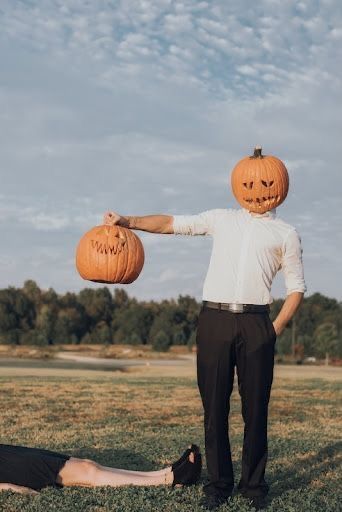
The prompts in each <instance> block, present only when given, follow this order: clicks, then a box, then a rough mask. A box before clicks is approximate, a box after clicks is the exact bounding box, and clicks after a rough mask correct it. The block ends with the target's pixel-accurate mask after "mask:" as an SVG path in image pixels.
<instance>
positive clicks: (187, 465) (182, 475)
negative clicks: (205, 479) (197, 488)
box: [171, 444, 202, 487]
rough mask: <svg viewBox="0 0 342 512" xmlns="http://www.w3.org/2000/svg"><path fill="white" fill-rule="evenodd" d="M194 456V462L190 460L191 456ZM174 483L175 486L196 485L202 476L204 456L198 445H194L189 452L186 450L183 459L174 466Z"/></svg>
mask: <svg viewBox="0 0 342 512" xmlns="http://www.w3.org/2000/svg"><path fill="white" fill-rule="evenodd" d="M191 453H193V454H194V461H193V462H191V461H190V460H189V456H190V454H191ZM171 467H172V472H173V483H172V487H174V486H175V485H193V484H196V483H197V482H198V480H199V478H200V476H201V471H202V455H201V452H200V449H199V447H198V446H197V445H195V444H192V445H191V448H189V450H186V451H185V452H184V453H183V455H182V457H181V458H180V459H178V461H176V462H175V463H174V464H172V466H171Z"/></svg>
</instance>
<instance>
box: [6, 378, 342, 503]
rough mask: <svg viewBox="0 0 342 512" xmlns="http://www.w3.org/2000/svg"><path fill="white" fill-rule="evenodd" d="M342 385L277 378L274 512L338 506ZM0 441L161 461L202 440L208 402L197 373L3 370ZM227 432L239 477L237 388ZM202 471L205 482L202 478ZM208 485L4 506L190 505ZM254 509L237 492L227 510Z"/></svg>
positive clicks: (120, 461)
mask: <svg viewBox="0 0 342 512" xmlns="http://www.w3.org/2000/svg"><path fill="white" fill-rule="evenodd" d="M340 391H341V389H340V384H339V383H338V382H327V381H322V380H317V379H316V380H312V381H290V380H278V381H277V382H276V383H275V385H274V387H273V393H272V400H271V407H270V422H269V425H270V426H269V463H268V467H267V481H268V482H269V484H270V485H271V491H270V494H269V501H268V507H267V511H269V512H271V511H273V512H276V511H277V512H322V511H324V512H337V511H339V510H341V508H340V507H341V506H340V502H341V501H342V500H341V498H342V496H341V487H340V486H339V476H340V475H339V469H340V467H339V462H341V459H340V453H341V443H339V430H338V427H339V418H338V414H337V411H338V404H339V403H340V401H339V398H340V395H339V393H340ZM0 403H1V432H2V436H1V442H3V443H12V444H23V445H29V446H40V447H44V448H49V449H53V450H58V451H62V452H66V453H68V454H70V455H73V456H78V457H87V458H92V459H95V460H96V461H98V462H100V463H103V464H105V465H112V466H117V467H122V468H130V469H140V470H152V469H159V468H160V467H163V466H165V465H167V464H169V463H170V462H171V461H173V460H174V459H175V458H177V457H178V456H179V454H180V453H181V452H182V451H183V450H184V448H185V447H186V446H187V445H188V443H189V442H190V441H192V442H197V443H199V444H200V445H201V446H202V447H203V446H204V443H203V431H202V407H201V403H200V400H199V396H198V392H197V387H196V383H195V381H194V380H193V379H190V378H189V379H188V378H182V379H172V378H155V377H146V378H144V377H141V376H138V377H137V376H134V375H120V374H116V375H113V376H108V377H105V378H101V379H97V380H96V379H89V380H88V379H76V378H70V379H68V381H66V380H65V379H64V380H63V379H62V378H50V377H49V378H48V377H43V378H33V377H32V378H29V377H25V378H24V377H23V378H0ZM230 431H231V441H232V449H233V460H234V466H235V470H236V480H237V479H238V477H239V471H240V458H241V441H242V422H241V417H240V402H239V397H238V395H237V393H236V392H234V394H233V397H232V411H231V418H230ZM205 477H206V474H205V470H204V472H203V481H204V480H205ZM201 495H202V491H201V485H198V486H195V487H192V488H187V489H176V490H174V491H172V490H171V489H170V488H166V487H159V488H134V487H130V488H121V489H110V488H103V489H81V488H68V489H62V490H55V489H45V490H43V491H42V492H41V493H40V495H38V496H36V497H29V496H20V495H16V494H13V493H9V492H2V493H0V511H4V512H14V511H23V512H46V511H49V512H50V511H51V512H53V511H56V512H57V511H58V512H107V511H108V512H109V511H118V512H128V511H130V512H144V511H146V512H147V511H158V512H159V511H165V512H171V511H176V512H185V511H187V512H190V511H196V510H198V511H201V510H203V509H202V508H201V507H200V505H199V501H200V498H201ZM247 510H251V508H250V507H249V506H248V503H247V502H246V501H245V500H243V499H241V498H240V497H238V496H235V497H234V498H233V499H232V500H231V501H230V503H229V504H227V505H224V506H222V507H221V508H220V512H221V511H222V512H223V511H232V512H233V511H236V512H244V511H247Z"/></svg>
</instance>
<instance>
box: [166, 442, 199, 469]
mask: <svg viewBox="0 0 342 512" xmlns="http://www.w3.org/2000/svg"><path fill="white" fill-rule="evenodd" d="M198 451H199V447H198V446H197V445H196V444H192V445H191V446H190V448H187V449H186V450H185V452H183V454H182V455H181V456H180V457H179V459H178V460H176V462H174V463H173V464H172V465H171V468H172V471H174V470H175V468H177V467H178V466H180V465H181V464H182V463H183V462H184V461H186V460H188V458H189V455H190V453H192V452H194V453H195V452H198Z"/></svg>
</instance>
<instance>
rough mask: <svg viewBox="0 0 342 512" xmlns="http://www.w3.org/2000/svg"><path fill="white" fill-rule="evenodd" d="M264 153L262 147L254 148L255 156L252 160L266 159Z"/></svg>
mask: <svg viewBox="0 0 342 512" xmlns="http://www.w3.org/2000/svg"><path fill="white" fill-rule="evenodd" d="M261 153H262V147H261V146H255V148H254V154H253V156H252V157H251V158H264V155H262V154H261Z"/></svg>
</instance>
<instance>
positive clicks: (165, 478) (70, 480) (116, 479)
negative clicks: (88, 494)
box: [57, 453, 194, 487]
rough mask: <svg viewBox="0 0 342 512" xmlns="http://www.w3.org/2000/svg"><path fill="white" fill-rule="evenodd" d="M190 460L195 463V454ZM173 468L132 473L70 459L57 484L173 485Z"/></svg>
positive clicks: (91, 462) (91, 485)
mask: <svg viewBox="0 0 342 512" xmlns="http://www.w3.org/2000/svg"><path fill="white" fill-rule="evenodd" d="M189 460H190V461H191V462H193V461H194V455H193V453H191V454H190V456H189ZM173 478H174V477H173V472H172V469H171V466H169V467H167V468H165V469H162V470H159V471H146V472H145V471H130V470H127V469H116V468H109V467H106V466H101V465H100V464H97V463H96V462H94V461H92V460H87V459H76V458H71V459H69V460H68V461H67V462H66V463H65V465H64V467H63V468H62V469H61V471H60V472H59V474H58V477H57V483H59V484H62V485H63V486H73V485H79V486H85V487H97V486H106V485H108V486H110V487H120V486H124V485H137V486H155V485H171V484H172V483H173Z"/></svg>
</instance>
